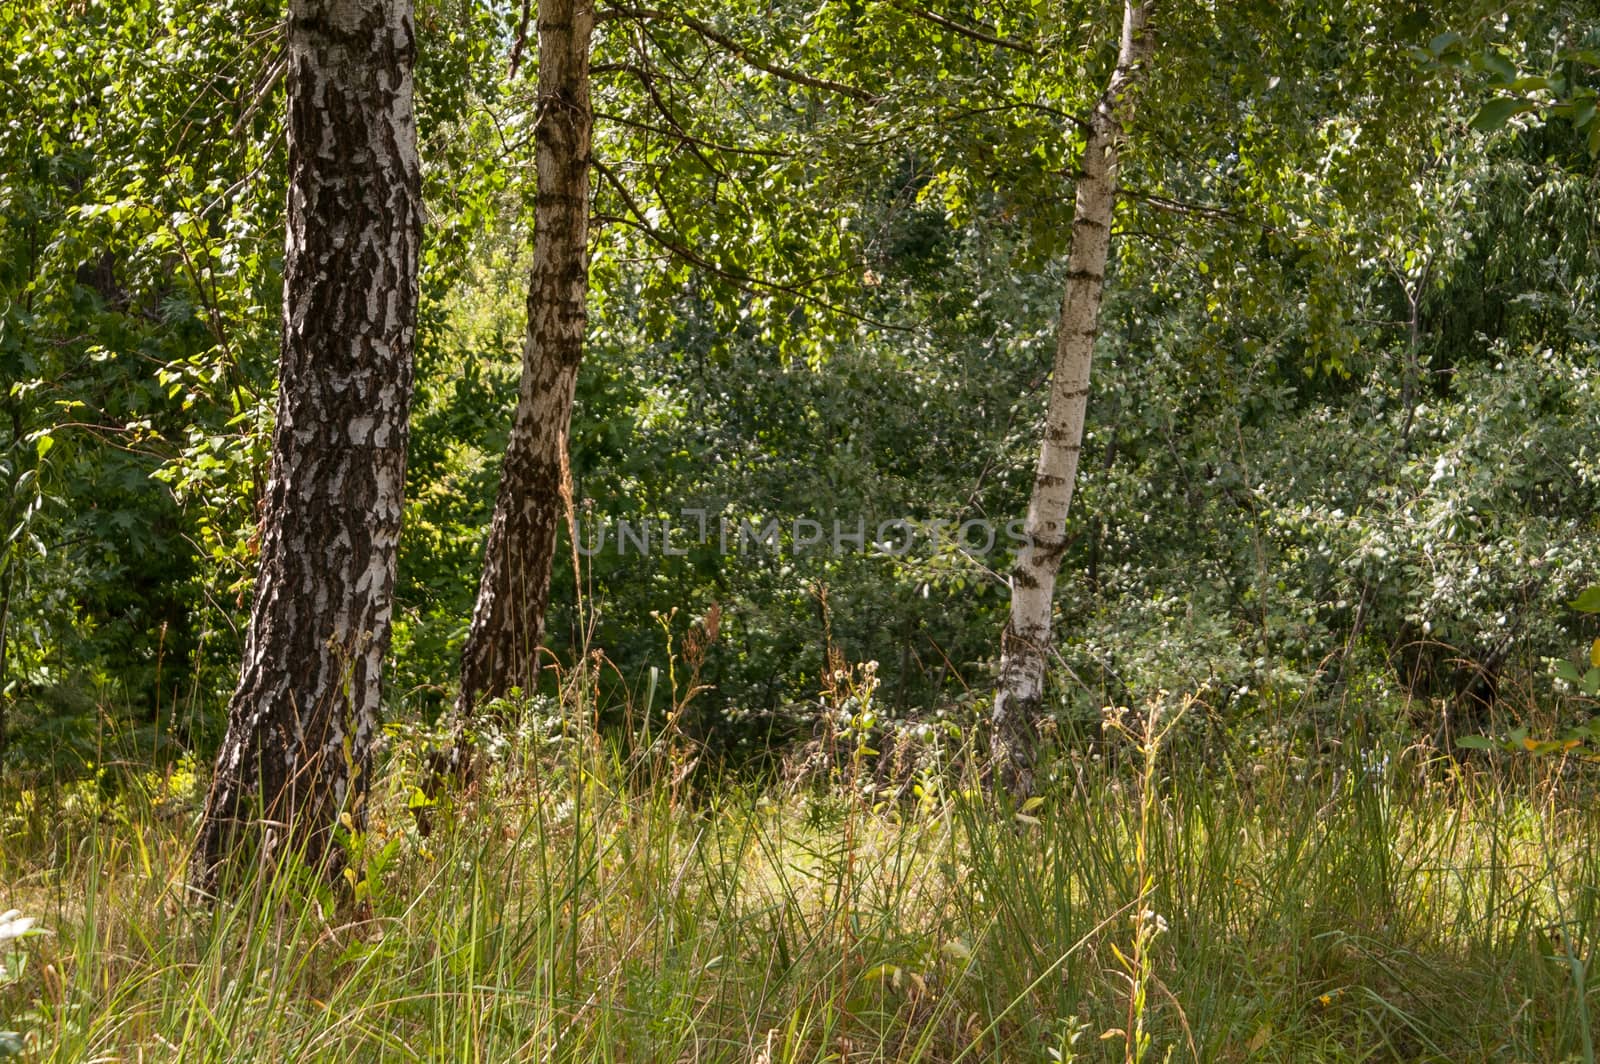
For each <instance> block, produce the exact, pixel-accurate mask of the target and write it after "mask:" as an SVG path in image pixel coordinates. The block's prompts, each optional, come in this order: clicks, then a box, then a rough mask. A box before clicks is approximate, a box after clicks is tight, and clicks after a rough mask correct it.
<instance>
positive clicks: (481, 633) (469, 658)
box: [456, 0, 594, 767]
mask: <svg viewBox="0 0 1600 1064" xmlns="http://www.w3.org/2000/svg"><path fill="white" fill-rule="evenodd" d="M593 30H594V9H593V5H592V3H591V0H540V3H539V13H538V34H539V81H538V127H537V130H536V132H535V155H534V165H535V168H536V171H537V178H538V191H537V194H536V195H537V198H536V200H535V203H534V245H533V271H532V276H531V277H530V279H529V282H528V333H527V337H526V339H525V341H524V343H523V349H522V380H521V384H520V386H519V388H518V392H517V409H516V414H515V415H514V419H513V421H512V425H511V439H510V441H509V443H508V444H507V446H506V454H505V459H504V461H503V464H502V466H501V471H500V490H499V494H498V496H497V497H496V499H495V507H494V519H493V521H492V523H491V524H490V526H489V537H488V541H487V543H486V544H485V546H484V555H483V575H482V577H481V579H480V581H479V584H478V600H477V605H476V606H475V608H474V609H473V613H472V627H471V629H470V630H469V632H468V634H467V643H466V647H465V649H464V650H463V652H462V657H461V691H460V694H459V696H458V697H457V700H456V719H457V734H458V739H459V738H460V734H461V733H460V727H461V725H463V724H464V723H465V722H466V721H467V720H469V719H470V718H471V717H472V715H473V712H474V709H475V708H476V706H477V705H478V704H479V703H480V702H482V701H486V700H489V699H493V698H498V697H501V696H503V695H505V694H506V693H507V692H508V691H510V690H511V689H512V688H521V689H523V690H529V689H531V688H532V687H533V684H534V681H535V680H536V679H537V678H538V675H539V664H540V662H539V647H540V644H541V642H542V641H543V638H544V622H545V612H546V610H547V608H548V607H549V604H550V572H551V567H552V564H553V562H554V560H555V549H556V534H557V531H558V530H559V528H560V526H561V522H562V520H563V518H564V516H565V511H566V503H565V501H564V499H563V494H562V482H563V478H564V476H565V473H564V468H565V461H566V450H567V430H568V426H569V423H570V421H571V419H572V397H573V388H574V387H575V385H576V383H577V379H578V365H579V363H580V362H581V361H582V359H583V343H584V331H585V328H586V326H587V323H588V294H589V161H590V154H589V153H590V142H591V134H592V129H593V113H592V111H591V108H590V102H589V46H590V40H591V37H592V36H593ZM459 746H460V744H459V742H458V743H457V749H458V750H459ZM458 767H459V766H458Z"/></svg>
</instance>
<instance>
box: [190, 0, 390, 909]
mask: <svg viewBox="0 0 1600 1064" xmlns="http://www.w3.org/2000/svg"><path fill="white" fill-rule="evenodd" d="M414 49H415V40H414V31H413V26H412V13H411V3H410V0H292V3H291V4H290V9H289V22H288V49H287V55H288V69H287V83H288V115H289V121H288V146H289V182H288V186H289V191H288V236H287V241H286V246H285V252H284V285H283V334H282V348H281V353H280V361H279V395H278V404H277V421H276V425H275V428H274V431H273V437H272V462H271V470H270V475H269V480H268V484H267V488H266V497H265V499H264V501H263V509H262V516H261V529H260V573H259V577H258V580H257V584H256V592H255V600H254V603H253V607H252V610H251V616H250V625H249V629H248V632H247V635H246V639H245V646H244V661H243V665H242V668H241V670H240V675H239V682H238V686H237V688H236V689H235V691H234V694H233V698H232V701H231V703H230V705H229V707H228V729H227V734H226V737H225V738H224V740H223V743H222V748H221V751H220V753H219V755H218V758H217V765H216V775H215V779H214V781H213V783H212V787H211V791H210V794H209V795H208V797H207V799H206V806H205V815H204V818H203V819H202V821H201V826H200V833H199V838H198V840H197V843H196V846H195V851H194V855H193V859H192V866H191V878H192V882H193V885H194V886H195V887H196V888H197V889H198V890H200V891H202V892H205V893H207V894H215V893H217V892H218V891H219V890H220V889H225V888H226V886H227V884H226V881H225V879H224V877H223V875H222V873H223V870H224V867H225V866H226V865H228V864H229V863H231V862H232V861H233V860H234V856H233V855H234V854H235V851H236V847H238V846H239V845H240V843H241V842H245V841H250V842H253V843H259V844H260V846H259V849H257V848H256V847H254V846H251V847H248V848H246V850H245V851H244V852H256V853H258V854H259V855H260V856H261V857H262V859H263V860H268V859H276V858H277V857H278V856H281V855H283V854H284V853H286V852H287V853H289V854H297V855H300V856H302V857H304V858H305V859H306V860H307V861H308V862H309V863H311V864H312V865H314V866H317V867H321V868H322V869H324V870H325V871H331V870H332V869H334V868H336V867H337V865H338V863H339V849H338V847H337V846H336V845H334V834H335V831H336V828H337V826H338V825H339V824H340V823H341V820H345V821H346V823H347V824H348V825H349V826H350V827H355V828H358V827H359V826H360V824H361V820H362V814H363V809H362V805H363V798H364V796H365V794H366V792H367V788H368V783H369V781H370V777H371V765H372V746H373V740H374V738H375V736H376V735H377V732H378V724H379V680H380V672H381V665H382V661H383V657H384V654H385V651H386V649H387V646H388V643H389V627H390V613H391V596H392V593H393V588H394V579H395V559H396V547H397V544H398V540H399V535H400V521H401V505H402V489H403V485H404V481H405V462H406V444H407V433H408V428H407V423H408V415H409V410H410V398H411V381H412V341H413V336H414V332H415V325H416V309H417V260H418V245H419V243H420V240H421V193H420V177H419V167H418V160H417V148H416V122H415V115H414V111H413V105H412V63H413V55H414Z"/></svg>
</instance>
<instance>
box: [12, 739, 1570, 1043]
mask: <svg viewBox="0 0 1600 1064" xmlns="http://www.w3.org/2000/svg"><path fill="white" fill-rule="evenodd" d="M1158 738H1159V736H1158V735H1151V734H1145V733H1137V732H1136V733H1133V735H1132V740H1131V741H1127V742H1124V743H1122V744H1121V745H1120V746H1118V747H1116V748H1115V749H1114V751H1113V753H1114V755H1115V756H1108V757H1106V758H1104V759H1102V760H1095V759H1094V758H1093V757H1090V756H1080V757H1073V758H1068V759H1065V760H1063V761H1062V762H1061V763H1060V767H1059V771H1058V780H1057V783H1056V786H1055V787H1054V789H1053V790H1051V791H1050V792H1049V794H1048V796H1047V798H1046V800H1045V801H1044V802H1043V803H1042V804H1037V805H1030V806H1029V807H1027V808H1026V809H1024V810H1021V811H1019V812H1017V813H1010V812H1004V811H1000V810H997V808H996V807H995V806H994V805H993V804H992V803H990V802H988V801H987V800H985V799H984V798H983V797H982V795H981V794H980V793H979V792H978V791H977V790H976V788H973V787H971V786H963V785H962V784H961V783H960V781H957V780H951V781H947V785H946V786H944V787H942V788H941V787H937V786H933V785H931V784H930V785H929V786H927V787H924V788H923V789H922V790H921V792H920V795H919V797H917V798H914V799H913V798H905V799H885V798H883V797H882V796H881V795H879V794H875V793H874V792H873V790H872V787H871V785H870V777H869V776H867V775H866V774H865V772H864V769H863V759H862V758H860V757H858V756H843V757H839V758H837V759H836V762H835V763H836V764H837V765H838V766H839V768H838V772H837V773H836V775H835V777H834V778H832V779H823V780H821V781H820V782H813V783H807V784H791V785H781V784H771V785H768V786H756V785H752V784H747V783H739V782H735V781H729V782H725V783H722V784H707V785H702V786H699V787H698V788H695V789H692V790H691V788H689V787H688V786H686V785H680V784H681V781H682V779H683V773H682V771H681V768H682V761H683V759H684V758H685V757H687V756H688V755H689V753H690V751H688V750H687V749H685V748H683V747H682V746H674V745H673V744H672V743H662V742H652V743H651V744H650V745H649V747H648V749H646V750H644V751H643V752H641V753H639V754H630V753H627V752H625V751H623V750H622V749H620V748H619V747H617V746H615V745H612V744H608V743H606V742H603V741H602V740H601V739H599V738H598V737H597V736H596V735H595V734H594V733H593V732H592V731H591V730H587V729H582V728H570V729H568V730H567V731H566V732H565V733H561V732H558V733H557V734H555V735H553V736H549V737H547V739H546V740H544V741H541V742H536V743H530V744H528V745H526V746H525V747H523V748H521V750H520V751H519V754H518V756H517V757H515V758H513V759H511V760H508V761H506V762H504V763H501V764H500V765H498V766H497V767H496V768H495V769H494V770H493V771H492V772H490V773H488V774H486V775H485V776H484V777H483V778H482V780H481V782H480V784H479V786H478V789H477V790H476V791H474V792H472V793H469V794H467V795H464V796H461V797H459V798H458V799H457V800H456V802H455V805H454V806H453V807H452V808H449V809H443V810H440V811H439V815H437V816H436V818H435V820H436V829H435V832H434V834H433V835H432V836H430V837H429V838H426V839H423V838H420V837H418V836H417V835H416V833H415V830H414V828H412V826H411V821H410V818H409V816H408V815H407V813H406V810H405V806H406V793H405V790H404V787H403V786H401V784H400V783H399V782H396V783H394V784H392V785H390V787H389V789H387V790H383V789H380V792H379V793H378V794H376V795H374V805H373V808H372V812H371V829H370V834H369V836H368V837H367V838H365V839H363V840H362V842H361V846H360V851H359V854H358V857H359V858H360V861H359V864H360V867H361V868H362V870H363V875H364V876H365V887H364V895H365V898H364V901H363V903H362V904H361V905H355V906H353V905H351V904H349V903H348V902H345V903H343V904H335V903H334V900H333V899H332V898H331V897H330V896H329V895H328V894H327V892H326V890H325V888H323V887H322V886H321V885H320V884H317V883H316V882H314V881H312V880H310V879H309V878H308V877H306V876H305V875H303V874H301V873H299V872H298V871H296V870H295V869H294V868H286V869H283V870H281V872H280V874H278V875H268V874H266V871H267V870H262V872H261V874H259V875H257V876H256V877H255V879H254V880H253V881H251V882H250V883H249V884H248V885H247V889H246V890H244V892H243V893H242V894H241V895H240V897H239V898H238V900H237V901H236V902H233V903H230V904H227V905H220V906H217V907H215V908H208V907H205V906H200V905H197V904H194V903H193V902H192V901H191V900H190V899H188V898H187V897H186V896H185V894H184V892H183V889H182V884H183V873H184V866H185V859H186V856H187V844H188V841H189V837H190V829H191V823H190V819H189V816H188V813H187V809H188V808H189V807H186V806H184V805H182V804H181V802H180V803H177V804H175V800H174V798H173V794H172V792H173V791H177V792H178V797H179V798H180V799H181V798H182V796H183V793H184V789H185V786H186V784H185V782H184V781H183V780H182V779H181V778H179V779H176V780H160V779H151V778H147V777H145V776H142V775H140V774H138V773H137V772H135V771H134V770H132V769H128V770H126V771H125V779H123V781H122V782H123V786H122V787H121V793H120V794H119V795H118V796H117V797H115V798H114V799H112V798H103V797H101V796H100V792H99V791H86V792H82V793H78V794H76V795H74V796H71V799H70V800H67V801H61V800H59V798H58V800H55V801H44V800H41V799H39V798H38V796H33V797H29V796H20V797H19V796H17V795H12V796H9V797H8V798H7V810H8V812H7V813H6V814H5V819H4V821H3V823H0V828H3V831H4V836H3V845H0V910H4V909H9V908H16V909H20V910H22V911H23V912H24V913H25V914H27V915H29V916H33V917H37V918H38V919H39V920H40V922H41V924H42V925H43V926H45V927H48V928H49V929H50V930H51V932H52V934H50V935H48V936H44V937H37V938H29V939H19V940H16V941H13V942H11V943H9V944H6V943H0V963H3V964H5V966H6V968H7V972H8V974H6V975H5V976H0V1029H10V1030H13V1031H16V1032H18V1033H19V1034H20V1035H21V1037H22V1042H23V1045H24V1047H25V1048H24V1050H23V1052H22V1059H24V1060H30V1061H63V1062H65V1061H73V1062H77V1061H91V1060H93V1061H110V1060H127V1061H134V1060H163V1061H166V1060H171V1061H241V1062H242V1061H272V1062H281V1061H324V1060H326V1061H367V1060H372V1061H460V1062H478V1061H483V1062H499V1061H517V1060H528V1061H584V1062H588V1061H594V1062H601V1061H605V1062H610V1061H627V1062H636V1061H680V1060H681V1061H740V1062H762V1064H779V1062H801V1061H825V1060H833V1061H942V1062H950V1061H962V1062H968V1061H971V1062H977V1061H993V1062H1002V1061H1003V1062H1018V1061H1023V1062H1031V1061H1040V1062H1045V1061H1065V1060H1075V1059H1076V1060H1101V1059H1123V1060H1126V1059H1135V1057H1134V1052H1135V1050H1137V1051H1138V1054H1139V1056H1140V1057H1141V1058H1142V1059H1148V1060H1162V1059H1173V1060H1190V1059H1200V1060H1205V1061H1244V1060H1260V1061H1422V1060H1437V1061H1463V1060H1508V1061H1561V1060H1581V1061H1592V1060H1593V1059H1594V1053H1593V1041H1592V1038H1593V1034H1592V1028H1591V1025H1592V1022H1593V1017H1594V1013H1595V1006H1596V991H1597V987H1600V980H1597V978H1596V976H1595V975H1594V973H1593V972H1592V971H1591V970H1590V966H1589V962H1590V960H1591V959H1592V956H1593V954H1592V948H1593V943H1594V942H1595V941H1596V938H1597V936H1600V898H1597V893H1596V891H1597V885H1600V843H1597V839H1600V809H1597V808H1596V806H1595V804H1594V803H1593V802H1592V801H1591V800H1590V798H1591V796H1592V791H1589V790H1586V789H1582V788H1584V787H1586V786H1587V785H1589V784H1592V781H1584V780H1582V779H1579V778H1577V775H1576V773H1575V772H1573V771H1570V766H1569V771H1559V770H1558V766H1556V765H1554V764H1552V765H1550V766H1549V769H1550V771H1548V772H1547V773H1545V778H1544V781H1543V783H1542V784H1540V785H1537V786H1535V785H1531V784H1528V783H1526V782H1524V783H1521V784H1519V785H1518V786H1516V787H1510V786H1491V785H1490V784H1489V782H1488V780H1487V777H1486V776H1484V775H1482V774H1479V775H1476V776H1475V775H1472V774H1470V773H1469V774H1459V775H1456V776H1454V777H1451V778H1448V779H1445V780H1443V781H1442V782H1441V781H1440V780H1439V779H1438V778H1436V776H1437V774H1435V776H1433V777H1430V776H1429V775H1427V774H1422V773H1419V772H1416V771H1415V770H1414V765H1413V763H1412V762H1410V761H1408V760H1407V758H1405V757H1404V756H1401V753H1400V752H1399V751H1395V752H1393V753H1394V756H1391V757H1388V758H1384V757H1382V756H1381V755H1382V752H1378V755H1377V756H1374V755H1373V753H1372V752H1370V751H1369V752H1367V755H1366V756H1365V757H1360V756H1354V755H1353V756H1352V757H1351V758H1350V759H1349V760H1348V761H1347V762H1346V761H1343V760H1340V759H1335V760H1333V761H1332V762H1330V763H1328V764H1325V765H1321V766H1314V767H1309V768H1307V767H1305V766H1301V767H1300V768H1299V769H1298V770H1297V771H1298V772H1299V774H1300V776H1301V777H1303V778H1296V776H1295V775H1294V774H1292V773H1291V772H1290V771H1289V770H1287V769H1284V768H1281V767H1280V766H1279V764H1277V763H1274V762H1263V763H1261V764H1259V765H1255V766H1252V767H1251V768H1249V769H1248V770H1246V771H1244V774H1243V775H1236V774H1234V773H1232V772H1231V771H1226V770H1222V769H1220V768H1218V767H1216V766H1219V765H1221V764H1223V763H1224V762H1223V761H1222V760H1221V759H1217V760H1216V761H1215V762H1214V763H1213V762H1212V761H1211V760H1210V759H1207V758H1204V757H1202V756H1201V754H1202V753H1203V751H1199V750H1195V749H1191V748H1183V749H1178V750H1173V749H1169V748H1166V747H1164V746H1163V745H1162V744H1161V743H1159V742H1157V741H1155V740H1156V739H1158Z"/></svg>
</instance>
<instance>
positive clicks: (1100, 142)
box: [990, 0, 1154, 800]
mask: <svg viewBox="0 0 1600 1064" xmlns="http://www.w3.org/2000/svg"><path fill="white" fill-rule="evenodd" d="M1153 6H1154V5H1153V3H1151V2H1150V0H1145V2H1139V0H1125V3H1124V6H1123V15H1122V44H1121V47H1120V49H1119V51H1118V53H1117V65H1116V68H1115V69H1114V70H1113V71H1112V74H1111V80H1110V83H1109V84H1108V85H1107V86H1106V89H1105V91H1104V92H1103V93H1102V94H1101V96H1100V99H1099V100H1098V101H1097V102H1096V104H1095V108H1094V113H1093V114H1092V115H1091V116H1090V118H1089V122H1088V128H1087V130H1086V136H1085V143H1084V148H1083V158H1082V162H1081V166H1082V175H1081V176H1080V177H1079V178H1078V182H1077V191H1076V198H1075V202H1074V206H1073V219H1072V248H1071V251H1070V253H1069V254H1068V257H1067V283H1066V290H1065V292H1064V293H1063V294H1062V297H1061V318H1060V322H1059V324H1058V325H1057V328H1056V355H1055V366H1054V371H1053V376H1052V378H1051V382H1050V402H1049V407H1048V410H1047V412H1046V414H1045V425H1044V439H1043V440H1042V441H1041V443H1040V446H1039V462H1038V465H1037V466H1036V467H1035V472H1034V478H1033V496H1032V498H1031V499H1030V500H1029V503H1028V516H1027V520H1026V524H1025V526H1024V527H1025V528H1026V531H1027V544H1026V546H1025V547H1024V549H1023V551H1022V553H1021V555H1020V556H1019V557H1018V559H1017V564H1016V567H1015V568H1014V569H1013V570H1012V572H1011V616H1010V618H1009V619H1008V620H1007V622H1006V627H1005V630H1004V632H1003V633H1002V634H1001V638H1000V655H1001V656H1000V683H999V690H998V691H997V692H996V695H995V703H994V711H993V715H992V718H991V721H990V724H991V728H992V736H991V738H992V742H991V748H992V756H993V771H994V782H995V784H996V785H997V786H998V787H1000V788H1001V789H1003V790H1004V791H1006V792H1007V793H1008V794H1010V795H1011V796H1012V797H1013V798H1016V799H1018V800H1020V799H1023V798H1026V797H1027V796H1028V795H1030V794H1031V793H1032V792H1033V769H1034V756H1035V746H1036V744H1037V736H1036V732H1035V730H1034V721H1035V720H1036V719H1037V717H1038V714H1039V710H1040V705H1041V703H1042V702H1043V699H1044V679H1045V655H1046V653H1047V651H1048V648H1049V646H1050V620H1051V605H1052V600H1053V599H1054V596H1055V587H1056V574H1057V572H1058V571H1059V569H1060V568H1061V556H1062V553H1063V552H1064V551H1065V549H1066V523H1067V511H1068V509H1069V508H1070V507H1071V505H1072V488H1073V481H1074V478H1075V477H1076V476H1077V472H1078V455H1079V453H1080V451H1081V450H1082V447H1083V421H1084V412H1085V410H1086V409H1087V406H1088V401H1089V368H1090V363H1091V361H1092V359H1093V356H1094V343H1095V339H1096V337H1097V336H1098V335H1099V331H1100V301H1101V297H1102V295H1103V294H1104V291H1105V272H1106V258H1107V254H1108V252H1109V250H1110V245H1111V220H1112V214H1113V211H1114V209H1115V206H1116V196H1117V148H1118V141H1119V140H1120V138H1121V136H1122V122H1123V120H1124V118H1125V117H1126V114H1127V109H1128V107H1129V102H1130V101H1129V100H1128V91H1129V89H1130V88H1132V86H1133V84H1134V81H1135V79H1136V78H1137V77H1138V76H1139V72H1140V70H1139V68H1140V66H1141V64H1142V62H1143V60H1144V59H1145V58H1146V57H1147V56H1148V55H1149V53H1150V50H1151V45H1152V42H1151V38H1150V32H1149V18H1150V11H1151V8H1152V7H1153Z"/></svg>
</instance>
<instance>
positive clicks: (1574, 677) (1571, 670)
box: [1555, 661, 1583, 684]
mask: <svg viewBox="0 0 1600 1064" xmlns="http://www.w3.org/2000/svg"><path fill="white" fill-rule="evenodd" d="M1555 674H1556V675H1557V676H1559V677H1560V678H1561V679H1563V680H1565V681H1567V682H1568V683H1574V684H1575V683H1582V682H1583V673H1582V672H1580V671H1579V669H1578V667H1577V666H1576V665H1574V664H1573V663H1572V662H1570V661H1558V662H1556V666H1555Z"/></svg>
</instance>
